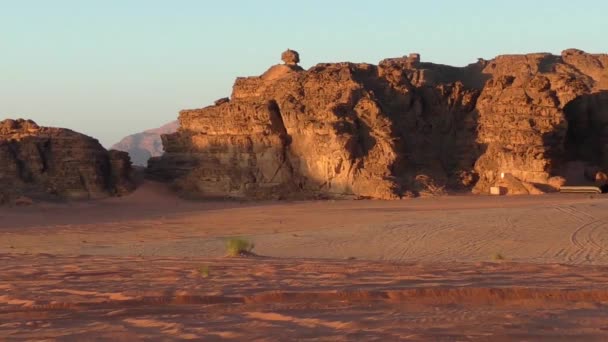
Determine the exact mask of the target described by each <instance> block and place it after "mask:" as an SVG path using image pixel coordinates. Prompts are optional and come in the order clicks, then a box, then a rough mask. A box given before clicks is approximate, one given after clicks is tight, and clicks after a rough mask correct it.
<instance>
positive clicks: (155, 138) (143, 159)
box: [112, 121, 178, 166]
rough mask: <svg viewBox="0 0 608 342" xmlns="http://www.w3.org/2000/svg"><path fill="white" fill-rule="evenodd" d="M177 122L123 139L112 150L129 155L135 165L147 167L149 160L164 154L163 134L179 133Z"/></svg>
mask: <svg viewBox="0 0 608 342" xmlns="http://www.w3.org/2000/svg"><path fill="white" fill-rule="evenodd" d="M177 127H178V123H177V121H171V122H169V123H167V124H166V125H163V126H161V127H159V128H155V129H149V130H147V131H143V132H141V133H136V134H132V135H129V136H127V137H125V138H123V139H122V140H121V141H119V142H118V143H116V144H114V146H112V149H114V150H118V151H124V152H127V153H129V156H130V157H131V161H132V162H133V164H134V165H138V166H146V165H147V164H148V159H150V158H151V157H158V156H160V155H162V154H163V151H164V150H163V143H162V141H161V139H160V136H161V134H170V133H174V132H175V131H177Z"/></svg>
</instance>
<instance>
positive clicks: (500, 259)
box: [492, 253, 505, 261]
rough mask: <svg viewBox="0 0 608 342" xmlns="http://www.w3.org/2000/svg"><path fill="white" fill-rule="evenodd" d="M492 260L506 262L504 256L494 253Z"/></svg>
mask: <svg viewBox="0 0 608 342" xmlns="http://www.w3.org/2000/svg"><path fill="white" fill-rule="evenodd" d="M492 260H494V261H502V260H505V257H504V255H502V254H500V253H494V255H492Z"/></svg>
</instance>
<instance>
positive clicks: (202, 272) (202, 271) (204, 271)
mask: <svg viewBox="0 0 608 342" xmlns="http://www.w3.org/2000/svg"><path fill="white" fill-rule="evenodd" d="M209 272H210V269H209V266H207V265H203V266H201V267H199V268H198V275H199V276H201V277H203V278H207V277H209Z"/></svg>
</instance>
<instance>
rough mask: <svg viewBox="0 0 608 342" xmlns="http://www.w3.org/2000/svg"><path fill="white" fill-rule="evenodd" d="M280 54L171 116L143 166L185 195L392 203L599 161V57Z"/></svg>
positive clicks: (533, 179)
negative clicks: (315, 60)
mask: <svg viewBox="0 0 608 342" xmlns="http://www.w3.org/2000/svg"><path fill="white" fill-rule="evenodd" d="M282 59H283V61H284V64H280V65H275V66H273V67H271V68H270V69H269V70H268V71H267V72H265V73H264V74H262V75H261V76H256V77H247V78H238V79H237V80H236V82H235V84H234V88H233V92H232V95H231V97H230V100H227V99H222V101H217V102H216V105H214V106H210V107H206V108H202V109H194V110H184V111H182V112H181V113H180V115H179V129H178V131H177V132H176V133H173V134H167V135H163V137H162V139H163V145H164V149H165V153H164V155H163V156H162V157H157V158H152V159H151V160H150V162H149V168H148V172H149V174H150V175H151V176H153V177H156V178H157V179H162V180H166V181H170V182H171V183H172V184H173V185H174V187H175V188H176V189H177V190H178V191H179V192H181V193H182V194H183V195H186V196H192V197H222V198H224V197H233V198H253V199H272V198H368V197H369V198H380V199H395V198H400V197H403V196H408V197H409V196H415V195H423V194H434V193H436V192H438V193H443V191H436V190H438V189H440V190H444V189H446V190H448V191H456V190H459V191H470V190H472V189H473V190H474V191H476V192H486V191H488V189H489V187H490V186H493V185H495V184H496V183H497V182H498V181H499V175H500V174H501V173H509V174H511V175H512V176H513V177H514V178H515V179H517V180H519V181H521V182H523V183H525V184H531V185H532V186H537V185H538V186H539V187H541V188H542V186H543V185H547V186H546V187H544V189H545V190H547V191H549V190H551V184H553V182H551V181H550V179H551V178H552V177H553V176H557V175H560V173H561V172H562V170H563V169H564V166H565V165H566V164H567V162H568V161H571V160H583V161H584V162H585V163H588V164H590V165H591V164H593V165H597V166H598V167H603V168H606V167H608V165H607V161H608V155H606V156H605V153H608V149H605V148H604V146H605V143H606V142H608V141H606V140H607V139H605V137H608V129H606V130H605V129H604V127H605V126H606V122H608V114H607V113H606V107H607V104H606V102H607V100H606V95H605V94H604V92H603V91H604V90H605V89H606V88H607V87H608V76H607V72H606V70H607V69H606V68H605V66H606V65H607V64H608V58H607V56H606V55H591V54H586V53H584V52H582V51H578V50H567V51H564V52H563V54H562V55H561V56H554V55H551V54H530V55H514V56H499V57H497V58H495V59H493V60H489V61H487V60H483V59H479V60H478V62H477V63H474V64H471V65H468V66H466V67H451V66H446V65H439V64H433V63H424V62H422V61H421V58H420V55H418V54H410V55H409V56H408V57H402V58H391V59H386V60H383V61H381V62H380V63H379V64H378V65H371V64H355V63H327V64H318V65H316V66H314V67H312V68H310V69H308V70H304V69H302V68H301V67H300V66H298V62H299V59H300V56H299V54H297V52H295V51H292V50H288V51H286V52H285V53H283V55H282ZM588 148H593V151H594V152H593V153H584V151H587V149H588ZM595 151H597V152H595Z"/></svg>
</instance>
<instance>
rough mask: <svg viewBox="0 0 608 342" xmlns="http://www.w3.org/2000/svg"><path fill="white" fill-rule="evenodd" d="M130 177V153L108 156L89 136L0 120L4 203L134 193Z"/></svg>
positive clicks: (0, 190) (0, 186)
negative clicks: (13, 200) (23, 199)
mask: <svg viewBox="0 0 608 342" xmlns="http://www.w3.org/2000/svg"><path fill="white" fill-rule="evenodd" d="M130 177H131V162H130V160H129V156H128V155H127V153H125V152H119V151H109V152H108V151H106V150H105V149H104V148H103V147H102V146H101V145H100V144H99V142H98V141H97V140H95V139H93V138H91V137H88V136H86V135H83V134H80V133H76V132H74V131H71V130H68V129H62V128H49V127H39V126H38V125H37V124H36V123H35V122H33V121H31V120H22V119H19V120H11V119H7V120H4V121H0V202H5V203H6V202H9V201H10V199H11V198H13V199H16V198H19V197H20V196H27V197H32V198H43V199H50V198H74V199H88V198H98V197H104V196H108V195H121V194H125V193H128V192H129V191H131V190H133V188H134V184H133V183H132V181H131V178H130ZM22 198H25V197H22Z"/></svg>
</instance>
